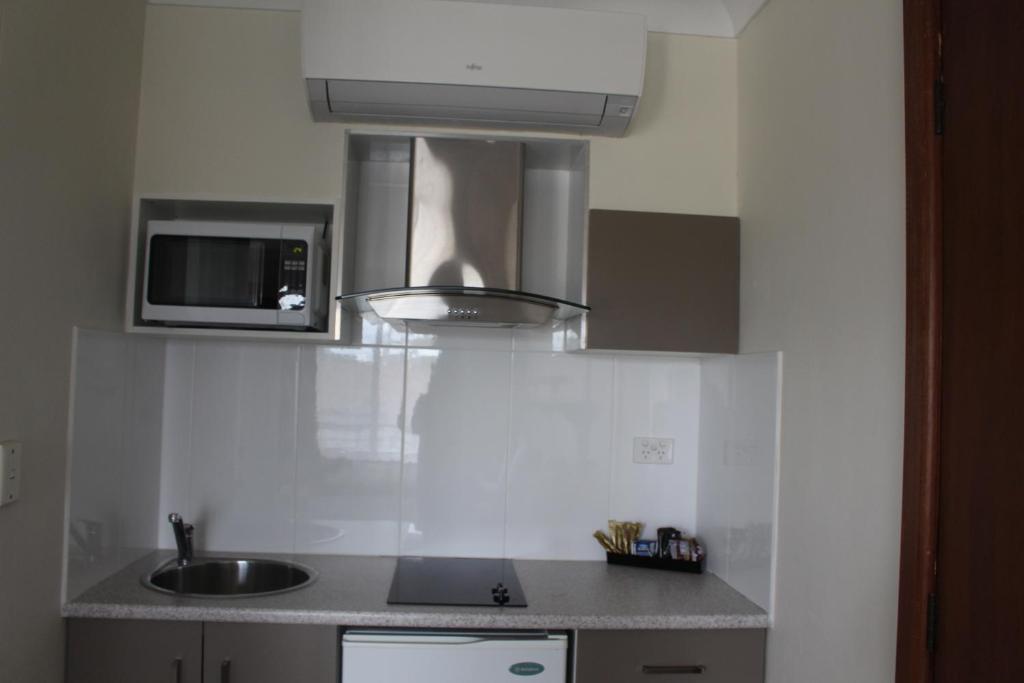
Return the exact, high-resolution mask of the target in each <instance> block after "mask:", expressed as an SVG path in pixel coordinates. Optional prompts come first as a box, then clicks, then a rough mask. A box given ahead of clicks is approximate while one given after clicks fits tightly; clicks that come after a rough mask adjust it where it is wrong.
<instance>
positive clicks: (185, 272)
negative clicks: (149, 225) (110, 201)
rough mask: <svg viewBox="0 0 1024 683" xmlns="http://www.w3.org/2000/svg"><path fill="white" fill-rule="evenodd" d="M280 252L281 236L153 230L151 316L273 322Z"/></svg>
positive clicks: (203, 321)
mask: <svg viewBox="0 0 1024 683" xmlns="http://www.w3.org/2000/svg"><path fill="white" fill-rule="evenodd" d="M280 252H281V240H280V239H279V238H278V239H272V238H248V237H225V236H196V235H174V234H155V235H153V236H152V237H151V239H150V249H149V263H148V266H149V273H148V282H147V301H146V304H147V305H146V309H147V310H148V312H149V316H148V317H149V319H153V320H161V321H166V322H179V323H185V324H187V323H196V324H212V323H221V324H229V325H239V326H247V325H249V326H267V325H270V326H274V325H277V322H278V321H277V308H278V295H277V288H278V272H279V267H280V259H281V253H280Z"/></svg>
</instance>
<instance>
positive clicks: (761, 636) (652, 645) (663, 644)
mask: <svg viewBox="0 0 1024 683" xmlns="http://www.w3.org/2000/svg"><path fill="white" fill-rule="evenodd" d="M764 655H765V631H764V630H763V629H729V630H709V631H580V632H579V633H578V635H577V640H576V683H607V682H608V681H614V682H615V683H641V682H643V683H651V681H653V680H663V681H688V680H691V678H692V679H693V680H695V681H697V680H699V681H700V683H763V681H764ZM698 674H699V678H698V677H697V675H698ZM652 675H653V677H652Z"/></svg>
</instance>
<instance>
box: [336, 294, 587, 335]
mask: <svg viewBox="0 0 1024 683" xmlns="http://www.w3.org/2000/svg"><path fill="white" fill-rule="evenodd" d="M338 301H340V302H341V303H342V306H344V307H345V308H348V309H349V310H353V311H356V312H358V313H360V314H366V313H372V314H374V315H376V316H377V317H379V318H381V319H383V320H391V321H401V322H417V323H427V324H435V325H455V326H472V327H537V326H540V325H544V324H546V323H549V322H550V321H552V320H568V319H570V318H575V317H577V316H579V315H582V314H583V313H586V312H587V311H589V310H590V307H589V306H585V305H583V304H578V303H573V302H571V301H565V300H564V299H556V298H554V297H550V296H545V295H543V294H531V293H529V292H519V291H514V290H509V289H497V288H493V287H461V286H443V287H395V288H390V289H377V290H370V291H365V292H354V293H352V294H343V295H341V296H339V297H338Z"/></svg>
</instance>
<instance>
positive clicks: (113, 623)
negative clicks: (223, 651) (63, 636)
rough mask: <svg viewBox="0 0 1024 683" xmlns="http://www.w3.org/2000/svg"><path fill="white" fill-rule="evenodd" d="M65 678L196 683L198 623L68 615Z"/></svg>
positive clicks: (73, 681) (97, 682)
mask: <svg viewBox="0 0 1024 683" xmlns="http://www.w3.org/2000/svg"><path fill="white" fill-rule="evenodd" d="M67 624H68V644H67V647H68V650H67V676H66V677H65V680H66V682H67V683H201V681H202V669H203V661H202V660H203V625H202V624H201V623H199V622H191V621H128V620H120V619H70V620H68V622H67Z"/></svg>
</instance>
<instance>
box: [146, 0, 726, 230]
mask: <svg viewBox="0 0 1024 683" xmlns="http://www.w3.org/2000/svg"><path fill="white" fill-rule="evenodd" d="M299 24H300V22H299V15H298V14H297V13H295V12H268V11H259V10H230V9H209V8H199V7H175V6H161V5H151V6H150V7H149V8H148V10H147V13H146V42H145V50H144V62H143V94H142V108H141V113H140V124H139V144H138V163H137V166H136V173H135V188H136V191H137V192H140V193H148V192H153V193H179V194H185V195H209V194H214V195H226V196H244V197H259V196H266V197H280V198H295V199H300V198H324V197H334V196H339V195H340V194H341V191H342V183H341V174H342V166H343V158H342V144H343V136H344V130H345V128H346V126H345V125H343V124H328V123H314V122H313V121H312V120H311V118H310V114H309V109H308V106H307V104H306V95H305V89H304V84H303V81H302V76H301V68H300V51H299V45H300V43H299V39H300V36H299ZM360 128H363V126H360ZM736 182H737V181H736V42H735V41H734V40H728V39H720V38H702V37H694V36H677V35H668V34H651V35H650V42H649V47H648V56H647V74H646V82H645V88H644V96H643V99H642V101H641V104H640V109H639V112H638V114H637V116H636V119H635V120H634V122H633V125H632V127H631V129H630V131H629V135H628V136H627V137H625V138H622V139H608V138H595V139H594V140H593V142H592V146H591V187H590V202H591V206H593V207H595V208H603V209H634V210H644V211H668V212H681V213H696V214H711V215H726V216H734V215H736Z"/></svg>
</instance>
